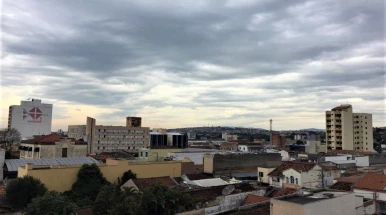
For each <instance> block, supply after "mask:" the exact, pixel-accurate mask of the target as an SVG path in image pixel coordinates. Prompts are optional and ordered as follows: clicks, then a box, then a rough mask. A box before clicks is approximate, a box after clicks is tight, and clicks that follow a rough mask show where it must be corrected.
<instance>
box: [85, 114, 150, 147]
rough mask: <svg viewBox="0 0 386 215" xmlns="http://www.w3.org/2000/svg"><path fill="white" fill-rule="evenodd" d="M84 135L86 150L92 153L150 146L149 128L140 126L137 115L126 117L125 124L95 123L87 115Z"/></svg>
mask: <svg viewBox="0 0 386 215" xmlns="http://www.w3.org/2000/svg"><path fill="white" fill-rule="evenodd" d="M132 118H135V119H132ZM86 136H87V141H88V143H89V147H88V152H89V153H92V154H93V153H98V152H103V151H122V150H125V151H138V150H139V149H143V148H149V147H150V137H149V128H148V127H141V120H139V119H138V117H127V118H126V126H111V125H108V126H107V125H96V120H95V119H94V118H91V117H87V124H86Z"/></svg>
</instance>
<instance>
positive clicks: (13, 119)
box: [8, 99, 53, 139]
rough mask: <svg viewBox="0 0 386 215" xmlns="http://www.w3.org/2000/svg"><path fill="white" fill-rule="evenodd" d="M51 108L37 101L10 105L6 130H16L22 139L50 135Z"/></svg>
mask: <svg viewBox="0 0 386 215" xmlns="http://www.w3.org/2000/svg"><path fill="white" fill-rule="evenodd" d="M52 107H53V105H52V104H44V103H42V101H41V100H39V99H32V100H31V101H21V102H20V105H12V106H10V107H9V115H8V129H11V128H15V129H17V130H18V131H19V132H20V134H21V137H22V138H23V139H29V138H32V137H33V136H34V135H47V134H51V123H52Z"/></svg>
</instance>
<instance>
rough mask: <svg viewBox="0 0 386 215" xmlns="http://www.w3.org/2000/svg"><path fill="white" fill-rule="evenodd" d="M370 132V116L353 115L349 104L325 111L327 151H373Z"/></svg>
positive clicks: (371, 124) (371, 125)
mask: <svg viewBox="0 0 386 215" xmlns="http://www.w3.org/2000/svg"><path fill="white" fill-rule="evenodd" d="M372 130H373V122H372V115H371V114H367V113H353V110H352V106H351V105H349V104H347V105H340V106H338V107H335V108H333V109H331V111H326V131H327V132H326V140H327V149H328V150H356V151H373V132H372Z"/></svg>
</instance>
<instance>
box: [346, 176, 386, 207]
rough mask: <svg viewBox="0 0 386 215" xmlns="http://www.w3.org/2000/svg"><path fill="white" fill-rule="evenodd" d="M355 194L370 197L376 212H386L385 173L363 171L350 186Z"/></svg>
mask: <svg viewBox="0 0 386 215" xmlns="http://www.w3.org/2000/svg"><path fill="white" fill-rule="evenodd" d="M352 190H353V191H354V193H355V195H357V196H362V197H363V198H366V199H372V200H373V202H374V204H375V208H376V213H377V214H379V213H382V214H384V213H386V175H385V174H376V173H365V174H364V175H363V176H362V177H360V178H359V180H358V181H357V182H356V183H355V184H354V186H353V187H352Z"/></svg>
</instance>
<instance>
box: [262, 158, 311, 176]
mask: <svg viewBox="0 0 386 215" xmlns="http://www.w3.org/2000/svg"><path fill="white" fill-rule="evenodd" d="M315 166H316V164H315V163H302V162H283V163H282V164H281V165H280V166H278V167H277V168H275V169H274V170H273V171H272V172H270V173H269V174H268V175H269V176H279V177H281V176H283V171H285V170H287V169H294V170H296V171H298V172H308V171H310V170H311V169H312V168H314V167H315Z"/></svg>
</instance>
